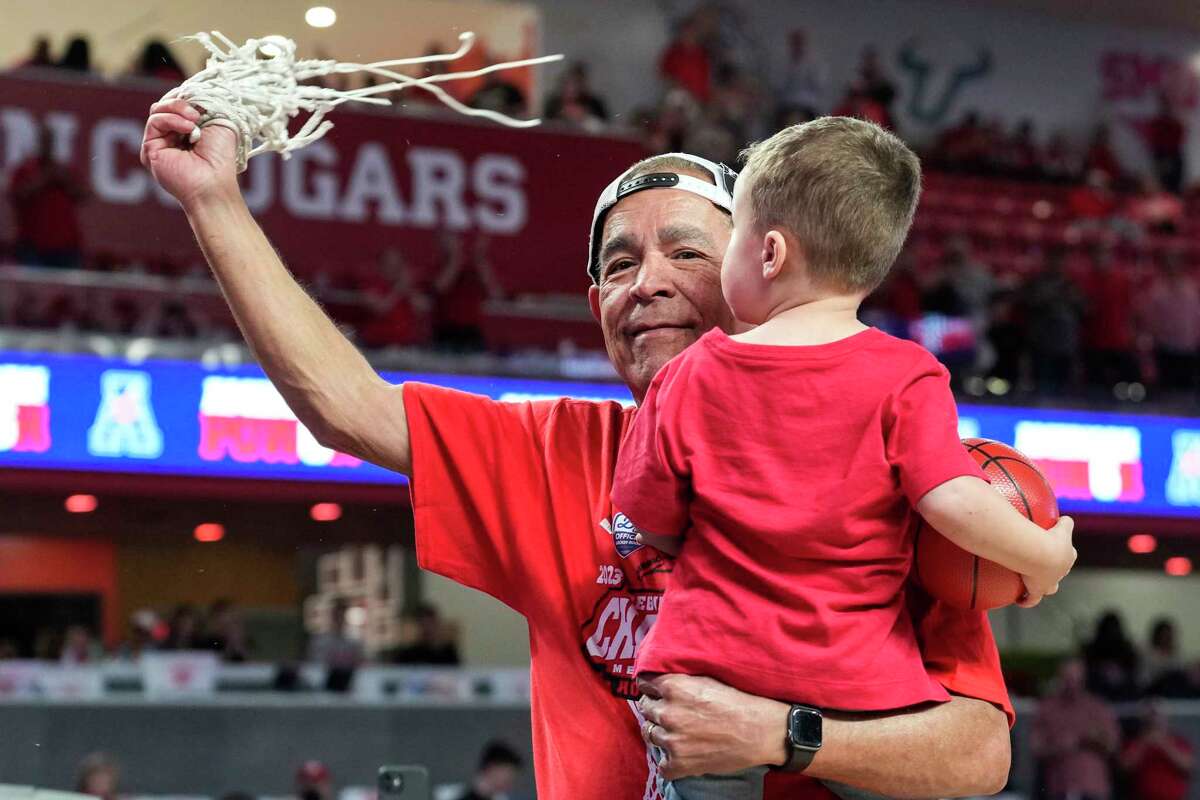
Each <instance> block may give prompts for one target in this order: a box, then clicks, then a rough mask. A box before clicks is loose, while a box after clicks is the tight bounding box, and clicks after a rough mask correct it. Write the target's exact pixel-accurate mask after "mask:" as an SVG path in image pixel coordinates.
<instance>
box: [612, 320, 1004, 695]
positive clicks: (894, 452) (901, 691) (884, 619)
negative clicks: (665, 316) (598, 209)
mask: <svg viewBox="0 0 1200 800" xmlns="http://www.w3.org/2000/svg"><path fill="white" fill-rule="evenodd" d="M957 419H958V417H957V411H956V409H955V406H954V396H953V395H952V394H951V392H950V378H949V374H948V373H947V372H946V368H945V367H943V366H942V365H941V364H939V363H938V361H937V360H936V359H935V358H934V357H933V356H932V355H930V353H929V351H927V350H925V349H924V348H922V347H920V346H918V345H916V344H913V343H912V342H906V341H902V340H900V339H896V338H894V337H892V336H888V335H887V334H886V333H883V332H882V331H879V330H877V329H875V328H868V329H867V330H865V331H862V332H861V333H857V334H855V335H853V336H850V337H847V338H845V339H842V340H840V341H837V342H832V343H830V344H823V345H815V346H806V347H777V346H773V345H762V344H749V343H746V342H741V341H737V340H735V339H731V338H730V337H729V336H728V335H726V334H725V333H724V332H723V331H721V330H719V329H716V328H714V329H713V330H711V331H709V332H708V333H706V334H705V335H704V336H703V337H701V339H700V341H699V342H697V343H696V344H695V345H694V346H692V347H689V348H688V349H687V350H685V351H684V352H683V353H682V354H681V355H679V356H677V357H676V358H674V359H672V360H671V361H670V362H669V363H668V364H667V365H666V366H665V367H663V369H662V370H661V371H659V373H658V375H657V376H655V379H654V382H653V383H652V384H651V385H650V391H649V392H648V393H647V395H646V400H645V402H644V403H643V404H642V410H641V413H639V414H638V418H637V421H636V422H635V423H634V426H633V429H632V431H631V432H630V434H629V438H627V439H626V440H625V442H624V444H623V446H622V449H621V458H620V460H619V461H618V463H617V475H616V479H615V481H614V486H613V504H614V505H615V506H616V507H617V508H618V509H620V510H621V511H623V512H624V513H625V514H626V516H628V517H629V519H630V520H632V521H633V523H634V525H636V526H637V527H638V528H640V529H642V530H645V531H649V532H652V533H656V534H661V535H665V536H682V535H683V534H684V532H685V531H686V533H687V536H686V538H685V539H684V542H683V550H682V552H681V553H680V555H679V558H678V559H677V560H676V567H675V572H674V576H673V578H672V579H671V587H670V592H669V593H668V595H667V597H666V598H665V601H664V603H663V606H662V609H661V610H660V612H659V619H658V622H657V623H656V624H655V626H654V631H653V633H651V634H650V636H649V638H647V640H646V642H645V643H644V644H643V646H642V652H641V655H640V657H639V659H638V665H637V667H638V670H639V671H646V672H680V673H685V674H688V675H709V676H711V677H713V678H716V679H717V680H719V681H721V682H723V683H727V684H729V685H731V686H733V687H735V688H737V689H741V690H742V691H746V692H750V693H752V694H756V695H759V696H763V697H773V698H776V699H778V700H787V701H792V702H804V703H809V704H812V705H816V706H820V707H823V708H836V709H845V710H852V711H881V710H885V709H894V708H901V707H904V706H911V705H915V704H917V703H923V702H928V701H931V700H947V699H949V698H948V696H947V694H946V691H945V689H944V688H942V686H941V685H940V684H939V683H938V682H937V680H936V679H934V678H932V677H930V675H929V674H928V673H927V672H926V671H925V667H924V665H923V664H922V662H921V653H920V651H919V650H918V649H917V641H916V636H915V635H914V632H913V628H912V624H911V619H910V617H909V615H908V612H907V609H906V608H905V601H904V590H905V585H906V583H907V579H908V574H909V572H910V570H911V569H912V558H913V547H912V525H911V522H912V516H913V513H914V512H913V507H914V506H915V505H916V504H917V501H919V500H920V499H921V498H922V497H924V496H925V493H926V492H928V491H929V490H930V489H932V488H934V487H935V486H938V485H939V484H942V483H945V482H946V481H948V480H950V479H952V478H957V477H959V476H962V475H973V476H978V477H980V478H982V477H983V475H982V472H981V471H980V469H979V467H978V465H977V464H976V463H975V460H974V459H972V458H971V457H970V456H969V455H968V454H967V451H966V450H965V449H964V448H963V446H962V442H960V441H959V438H958V429H957ZM729 653H737V654H738V657H737V659H732V660H731V659H729V658H728V657H727V654H729Z"/></svg>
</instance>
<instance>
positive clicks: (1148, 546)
mask: <svg viewBox="0 0 1200 800" xmlns="http://www.w3.org/2000/svg"><path fill="white" fill-rule="evenodd" d="M1128 545H1129V552H1131V553H1137V554H1138V555H1140V556H1144V555H1146V554H1147V553H1153V552H1154V551H1155V550H1156V549H1158V540H1157V539H1155V538H1154V537H1153V536H1151V535H1150V534H1148V533H1135V534H1134V535H1133V536H1130V537H1129V542H1128Z"/></svg>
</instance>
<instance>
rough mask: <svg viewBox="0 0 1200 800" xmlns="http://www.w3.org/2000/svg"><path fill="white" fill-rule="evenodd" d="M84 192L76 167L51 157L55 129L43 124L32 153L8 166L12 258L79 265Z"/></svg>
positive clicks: (33, 263) (33, 262)
mask: <svg viewBox="0 0 1200 800" xmlns="http://www.w3.org/2000/svg"><path fill="white" fill-rule="evenodd" d="M86 196H87V192H86V190H85V189H84V184H83V181H82V180H81V179H80V178H79V176H78V175H77V174H76V173H75V171H74V170H72V169H71V168H70V167H67V166H66V165H64V164H61V163H59V162H58V161H57V160H56V159H55V158H54V135H53V133H52V132H51V130H50V129H49V128H48V127H47V128H43V129H42V131H41V134H40V136H39V138H38V151H37V154H36V155H34V156H33V157H32V158H30V159H28V160H26V161H25V162H24V163H22V164H19V165H18V166H17V167H16V168H15V169H14V170H13V172H12V177H11V179H10V180H9V184H8V197H9V201H10V203H11V204H12V208H13V212H14V215H15V217H16V227H17V240H16V257H17V261H19V262H20V263H22V264H25V265H27V266H44V267H66V268H78V267H79V266H80V264H81V255H80V251H81V248H82V235H81V233H80V228H79V210H78V209H79V204H80V203H81V202H82V201H83V200H84V198H85V197H86Z"/></svg>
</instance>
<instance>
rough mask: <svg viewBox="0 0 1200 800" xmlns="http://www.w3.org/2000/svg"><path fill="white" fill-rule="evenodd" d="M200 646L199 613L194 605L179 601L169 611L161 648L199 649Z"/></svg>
mask: <svg viewBox="0 0 1200 800" xmlns="http://www.w3.org/2000/svg"><path fill="white" fill-rule="evenodd" d="M201 646H202V642H201V636H200V613H199V612H198V611H197V610H196V607H195V606H192V605H188V604H187V603H180V604H179V605H177V606H175V610H174V611H173V612H172V613H171V619H170V622H169V623H168V633H167V638H166V640H165V641H164V642H163V649H164V650H199V649H200V648H201Z"/></svg>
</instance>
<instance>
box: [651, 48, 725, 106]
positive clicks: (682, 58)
mask: <svg viewBox="0 0 1200 800" xmlns="http://www.w3.org/2000/svg"><path fill="white" fill-rule="evenodd" d="M658 70H659V72H661V73H662V75H663V77H666V78H670V79H671V80H673V81H675V82H676V83H678V84H679V85H680V86H682V87H683V88H684V89H686V90H687V91H688V92H690V93H691V95H692V96H693V97H695V98H696V99H697V100H699V101H700V102H702V103H707V102H708V98H709V96H710V95H711V94H712V64H711V61H710V60H709V57H708V51H707V50H705V49H704V46H703V45H699V44H687V43H686V42H682V41H677V42H673V43H672V44H671V46H670V47H668V48H667V49H666V51H665V52H664V53H663V54H662V58H661V59H659V62H658Z"/></svg>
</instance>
